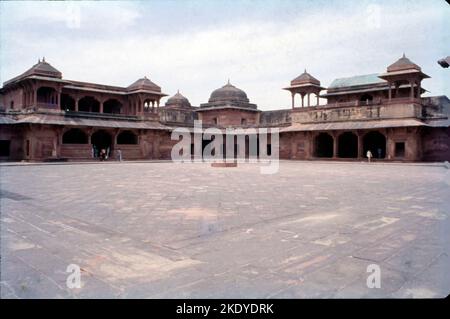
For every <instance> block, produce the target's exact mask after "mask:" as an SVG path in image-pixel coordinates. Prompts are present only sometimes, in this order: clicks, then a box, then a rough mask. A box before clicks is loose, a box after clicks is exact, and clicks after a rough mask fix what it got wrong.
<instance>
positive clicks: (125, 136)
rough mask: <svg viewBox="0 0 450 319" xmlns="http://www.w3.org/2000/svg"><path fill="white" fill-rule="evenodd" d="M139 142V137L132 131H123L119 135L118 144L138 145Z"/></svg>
mask: <svg viewBox="0 0 450 319" xmlns="http://www.w3.org/2000/svg"><path fill="white" fill-rule="evenodd" d="M137 143H138V137H137V135H136V134H134V133H133V132H132V131H123V132H120V133H119V135H117V144H129V145H136V144H137Z"/></svg>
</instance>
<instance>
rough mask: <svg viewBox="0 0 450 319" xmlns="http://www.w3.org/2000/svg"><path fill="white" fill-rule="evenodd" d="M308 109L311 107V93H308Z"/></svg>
mask: <svg viewBox="0 0 450 319" xmlns="http://www.w3.org/2000/svg"><path fill="white" fill-rule="evenodd" d="M307 95H308V107H309V106H311V101H310V100H309V96H310V95H311V93H308V94H307Z"/></svg>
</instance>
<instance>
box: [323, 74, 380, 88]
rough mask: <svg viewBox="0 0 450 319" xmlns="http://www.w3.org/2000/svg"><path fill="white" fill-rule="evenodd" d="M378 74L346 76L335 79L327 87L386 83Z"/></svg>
mask: <svg viewBox="0 0 450 319" xmlns="http://www.w3.org/2000/svg"><path fill="white" fill-rule="evenodd" d="M378 75H379V74H378V73H373V74H366V75H357V76H352V77H348V78H339V79H335V80H334V81H333V82H332V83H331V84H330V86H329V87H328V88H329V89H338V88H343V87H351V86H360V85H370V84H380V83H386V81H385V80H383V79H380V78H379V77H378Z"/></svg>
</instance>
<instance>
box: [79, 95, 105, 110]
mask: <svg viewBox="0 0 450 319" xmlns="http://www.w3.org/2000/svg"><path fill="white" fill-rule="evenodd" d="M78 111H80V112H96V113H98V112H100V102H99V101H97V100H96V99H95V98H93V97H92V96H85V97H83V98H82V99H80V101H79V102H78Z"/></svg>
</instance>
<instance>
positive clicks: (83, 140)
mask: <svg viewBox="0 0 450 319" xmlns="http://www.w3.org/2000/svg"><path fill="white" fill-rule="evenodd" d="M62 142H63V144H87V142H88V136H87V135H86V133H84V132H83V131H82V130H80V129H79V128H72V129H70V130H68V131H67V132H65V133H64V134H63V138H62Z"/></svg>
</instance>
